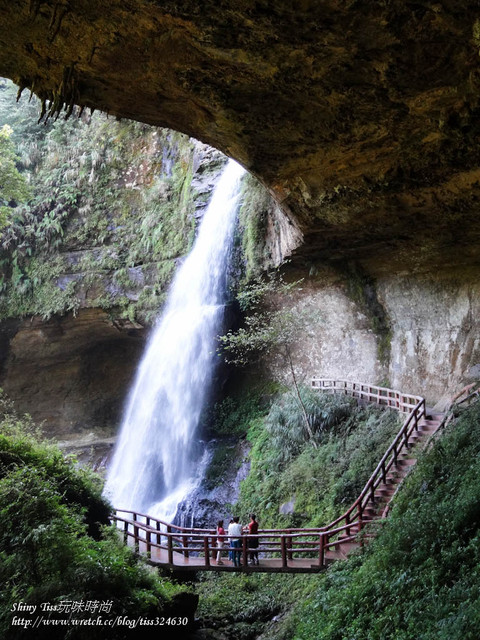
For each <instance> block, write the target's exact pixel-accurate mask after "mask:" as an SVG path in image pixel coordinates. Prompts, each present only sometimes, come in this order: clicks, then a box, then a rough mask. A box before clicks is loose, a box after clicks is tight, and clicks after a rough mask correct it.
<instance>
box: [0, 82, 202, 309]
mask: <svg viewBox="0 0 480 640" xmlns="http://www.w3.org/2000/svg"><path fill="white" fill-rule="evenodd" d="M11 88H12V85H11V83H7V84H6V85H3V86H2V87H0V119H5V120H8V121H9V122H11V126H12V128H13V129H14V137H13V139H14V140H15V142H16V144H17V146H19V147H20V148H21V152H20V153H19V155H20V157H21V158H22V162H23V164H24V170H25V174H26V175H27V174H28V175H29V178H30V184H31V189H32V193H33V197H32V199H31V201H30V202H29V204H28V205H26V206H24V207H23V208H22V209H21V210H19V211H18V212H16V214H15V219H14V220H13V221H12V223H11V224H10V225H9V227H8V228H7V229H6V230H5V233H4V234H3V236H2V239H1V244H0V277H1V280H0V287H1V290H2V294H3V295H2V301H1V302H0V317H7V316H9V315H27V314H40V315H42V316H43V317H49V316H50V315H52V314H53V313H64V312H66V311H69V310H75V309H76V308H77V307H78V306H79V305H84V304H87V305H89V304H90V305H94V304H101V305H102V306H103V307H104V308H108V307H115V308H116V309H117V310H119V313H120V314H121V315H124V316H128V317H130V318H137V317H141V318H143V319H144V318H146V317H151V316H152V315H153V314H154V311H158V306H157V307H156V309H155V310H154V309H153V307H152V305H153V304H157V303H158V302H159V300H161V298H162V294H163V293H164V292H165V290H166V288H167V286H168V284H169V282H170V280H171V277H172V274H173V270H174V265H175V262H174V261H175V260H176V259H177V258H178V257H179V256H182V255H184V254H185V253H186V252H187V251H188V250H189V248H190V246H191V243H192V241H193V238H194V233H195V216H194V204H193V202H194V197H195V194H194V192H192V189H191V182H192V176H193V156H194V143H193V142H192V140H190V139H189V138H188V137H187V136H184V135H182V134H180V133H176V132H169V131H167V130H163V129H156V128H154V127H149V126H147V125H143V124H139V123H134V122H125V121H124V122H117V121H114V120H111V119H108V118H107V117H106V116H104V115H102V114H95V115H93V116H82V118H81V119H77V118H72V119H70V120H68V121H67V122H65V121H64V120H58V121H57V122H55V123H52V122H49V123H48V124H47V125H46V126H43V125H42V127H41V128H39V127H36V126H32V125H31V120H30V119H29V118H31V117H32V114H31V110H32V104H29V103H28V102H27V101H25V100H24V99H22V100H21V101H20V103H19V105H16V104H15V102H14V96H13V92H12V91H11ZM33 102H35V100H34V101H33ZM17 209H18V208H17ZM77 252H81V253H77ZM63 253H65V254H66V260H65V262H64V270H63V274H65V275H68V277H69V278H70V276H72V278H71V280H72V281H76V282H77V286H75V285H70V284H69V285H67V286H66V287H65V288H63V289H62V287H60V288H59V282H61V281H62V280H59V276H61V275H62V273H60V272H59V271H58V269H57V264H58V263H57V256H58V255H61V254H63ZM77 255H78V256H80V258H77ZM49 264H52V265H53V266H52V269H51V271H50V273H48V265H49ZM39 265H42V275H41V276H39V275H38V274H36V273H35V270H36V269H38V267H39ZM157 265H158V266H157ZM130 267H136V268H138V270H139V271H140V272H141V273H142V274H143V277H144V279H145V286H146V287H147V288H150V290H153V291H154V292H155V295H153V296H152V295H149V294H145V295H142V292H141V289H142V286H141V285H139V284H138V282H135V281H134V282H132V278H131V277H130V275H129V272H128V269H129V268H130ZM111 282H113V284H114V289H115V288H116V289H117V291H115V290H114V289H112V288H111V287H110V284H109V283H111ZM56 288H59V290H58V292H55V289H56ZM135 289H137V290H138V293H137V294H136V296H135V295H133V296H132V295H130V292H131V291H132V290H135ZM127 294H128V295H127ZM134 297H138V303H137V301H136V300H134V299H132V298H134Z"/></svg>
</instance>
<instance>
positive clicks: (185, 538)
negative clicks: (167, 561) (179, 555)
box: [183, 536, 190, 558]
mask: <svg viewBox="0 0 480 640" xmlns="http://www.w3.org/2000/svg"><path fill="white" fill-rule="evenodd" d="M183 555H184V556H185V558H188V557H189V555H190V554H189V551H188V536H183Z"/></svg>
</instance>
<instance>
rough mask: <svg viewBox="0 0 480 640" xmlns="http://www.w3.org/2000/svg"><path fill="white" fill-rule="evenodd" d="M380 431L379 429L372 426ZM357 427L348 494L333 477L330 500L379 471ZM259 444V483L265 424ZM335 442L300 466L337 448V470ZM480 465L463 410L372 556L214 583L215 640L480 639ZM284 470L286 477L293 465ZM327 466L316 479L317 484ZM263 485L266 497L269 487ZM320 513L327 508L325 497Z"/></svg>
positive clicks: (427, 457) (204, 594)
mask: <svg viewBox="0 0 480 640" xmlns="http://www.w3.org/2000/svg"><path fill="white" fill-rule="evenodd" d="M385 415H388V414H385ZM370 420H371V418H370ZM368 421H369V419H367V422H368ZM372 425H373V423H372V422H370V428H371V427H372ZM339 427H340V423H339V425H338V426H337V427H334V432H336V431H337V432H338V433H339V434H340V433H342V434H344V435H345V429H343V428H341V427H340V430H339ZM361 428H362V427H361V426H360V429H361ZM357 429H358V428H357ZM357 429H354V430H352V431H351V432H350V436H349V437H347V443H348V444H347V446H348V448H349V453H348V452H347V451H346V450H345V454H344V461H345V466H344V471H345V470H348V471H350V473H349V474H347V475H345V474H344V475H343V477H344V478H345V479H346V480H347V483H346V486H345V485H344V486H343V487H342V486H341V487H339V486H338V484H337V481H336V480H335V477H337V472H335V473H333V474H332V476H333V478H332V479H333V481H332V482H330V484H329V489H328V490H329V491H331V496H330V503H335V502H338V498H339V497H340V496H341V495H345V492H346V493H349V492H352V493H355V492H356V489H355V490H354V489H353V487H352V484H351V481H352V479H353V478H354V477H358V478H359V477H360V476H361V475H362V473H363V471H362V467H364V466H365V467H366V466H368V465H369V464H370V463H369V461H367V460H365V461H364V457H365V451H358V452H357V448H358V444H359V442H358V440H356V438H355V437H354V436H355V432H357V433H358V435H360V432H359V431H357ZM375 433H377V434H378V433H379V432H378V430H376V429H375V430H374V429H371V430H370V436H372V435H374V434H375ZM250 437H251V438H252V437H253V439H254V440H255V444H254V450H253V452H252V454H253V455H252V471H253V474H254V475H255V474H256V475H257V486H258V479H259V478H260V482H262V475H261V473H263V474H266V473H267V469H266V468H267V467H268V462H265V469H263V471H262V470H261V469H260V468H259V467H260V463H259V461H260V459H261V451H262V450H263V451H267V453H268V451H269V449H268V447H269V446H270V445H269V443H270V439H269V434H268V432H267V429H266V427H265V425H260V424H258V425H257V433H255V434H252V433H251V434H250ZM336 439H337V436H336V435H334V436H331V437H329V438H328V439H324V443H323V444H322V446H321V447H319V449H318V452H316V451H315V450H313V449H312V448H311V447H310V448H308V446H307V447H306V449H305V450H304V452H302V453H301V454H299V455H298V456H297V457H296V458H295V460H300V458H301V456H302V455H305V452H308V454H309V455H310V460H315V458H316V456H320V455H322V452H323V451H327V450H326V449H324V447H327V446H331V447H332V448H331V449H330V452H333V453H334V456H333V457H329V456H328V454H327V455H325V460H324V461H325V464H326V465H327V466H328V465H330V466H332V465H333V466H336V465H337V461H338V458H337V457H336V454H337V451H336V450H335V448H334V447H333V446H332V445H333V444H334V442H335V440H336ZM255 447H258V451H255ZM374 447H375V445H374V444H373V445H372V448H374ZM367 457H368V456H367ZM256 459H258V460H257V461H256ZM347 459H348V462H347ZM479 460H480V403H477V404H476V405H474V406H472V407H471V408H469V409H466V410H463V411H462V412H461V414H460V415H459V416H458V418H457V421H456V423H455V424H452V425H450V427H449V429H448V430H447V431H446V433H445V434H444V435H442V437H441V438H440V439H438V440H437V441H436V442H435V444H434V445H433V447H432V448H431V449H430V450H429V451H428V452H427V453H424V454H423V455H422V456H421V457H420V459H419V462H418V463H417V465H416V467H415V469H414V471H413V473H412V474H410V476H409V477H408V478H407V480H406V481H405V483H404V485H403V486H402V490H401V491H400V492H399V494H398V496H397V497H396V500H395V505H394V508H393V510H392V514H391V516H390V518H389V519H388V521H387V522H386V523H385V525H384V527H383V528H382V530H381V531H380V533H379V535H378V537H377V538H376V539H375V540H374V541H372V542H371V543H370V544H369V545H368V546H367V547H365V549H364V553H363V554H361V555H357V556H352V557H350V558H349V560H348V561H344V562H338V563H336V564H334V565H333V566H332V567H331V568H330V569H329V570H328V571H327V572H326V573H324V574H321V575H318V576H288V575H287V576H283V575H282V576H275V575H265V576H262V575H253V576H249V577H247V576H241V577H238V576H223V575H221V576H206V577H205V578H204V580H203V581H202V582H201V583H200V584H199V585H198V586H196V589H197V591H198V592H199V593H200V596H201V598H200V607H199V613H200V615H201V623H202V626H204V627H206V628H207V629H212V637H216V636H215V633H217V634H218V633H219V632H221V633H222V634H223V637H225V638H243V639H244V640H250V639H253V638H256V637H258V635H259V634H261V637H262V638H264V640H292V638H294V639H295V640H346V639H349V640H350V639H355V640H460V639H465V640H476V639H477V638H478V627H479V623H480V617H479V611H480V569H479V567H480V507H479V505H480V464H479ZM307 462H308V461H307V460H306V459H304V460H303V463H302V464H301V465H299V468H302V469H303V473H304V474H308V471H307V470H306V468H307V467H306V463H307ZM277 464H280V467H282V465H283V469H284V470H285V469H288V467H289V466H290V465H289V463H285V462H280V463H277ZM319 469H320V467H317V468H316V469H315V471H314V472H313V473H312V477H315V478H317V475H318V472H319ZM275 473H276V474H278V471H277V472H275ZM259 474H260V475H259ZM278 477H279V476H278V475H277V478H278ZM312 477H311V478H310V480H312ZM247 482H248V480H247ZM252 484H253V483H252ZM327 484H328V483H327ZM259 488H260V489H261V490H264V488H265V485H263V486H262V485H260V487H259ZM269 488H270V496H271V499H272V501H275V502H278V496H277V494H276V493H275V483H272V485H271V486H270V487H269ZM252 496H253V486H252ZM319 506H320V508H322V505H321V500H320V503H319ZM257 511H258V510H257ZM268 513H269V510H268V509H266V510H264V511H262V512H261V515H262V525H263V526H268V524H269V523H270V522H273V517H272V520H271V521H267V520H266V519H265V517H264V516H265V515H266V514H267V515H268ZM272 513H273V512H272ZM276 522H278V516H277V519H276Z"/></svg>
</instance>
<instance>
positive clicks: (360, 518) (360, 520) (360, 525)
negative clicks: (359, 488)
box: [358, 501, 363, 533]
mask: <svg viewBox="0 0 480 640" xmlns="http://www.w3.org/2000/svg"><path fill="white" fill-rule="evenodd" d="M362 529H363V506H362V502H361V501H360V503H359V505H358V533H361V532H362Z"/></svg>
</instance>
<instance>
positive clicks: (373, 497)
mask: <svg viewBox="0 0 480 640" xmlns="http://www.w3.org/2000/svg"><path fill="white" fill-rule="evenodd" d="M370 500H371V501H372V503H373V504H375V487H374V486H373V482H372V484H371V485H370Z"/></svg>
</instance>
